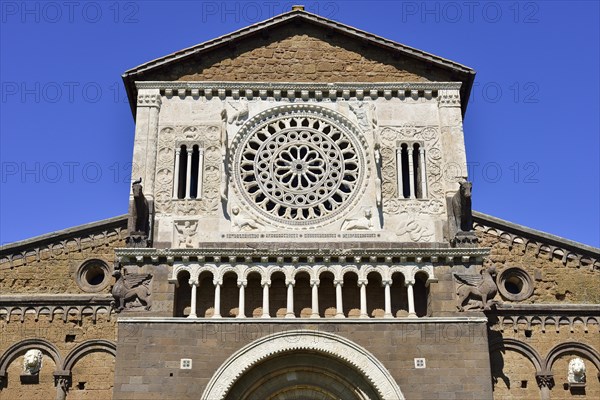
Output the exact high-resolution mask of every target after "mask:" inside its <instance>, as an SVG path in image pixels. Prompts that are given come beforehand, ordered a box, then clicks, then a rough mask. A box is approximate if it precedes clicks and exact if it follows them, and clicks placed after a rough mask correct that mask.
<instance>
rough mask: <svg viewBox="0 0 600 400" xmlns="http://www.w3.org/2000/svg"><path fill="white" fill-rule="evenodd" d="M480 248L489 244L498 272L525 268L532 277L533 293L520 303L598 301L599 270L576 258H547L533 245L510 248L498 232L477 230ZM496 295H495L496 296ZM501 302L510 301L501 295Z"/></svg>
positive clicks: (595, 302)
mask: <svg viewBox="0 0 600 400" xmlns="http://www.w3.org/2000/svg"><path fill="white" fill-rule="evenodd" d="M477 235H478V236H479V239H480V241H481V242H480V246H481V247H490V248H491V252H490V260H491V261H492V262H493V263H494V265H496V268H497V270H498V275H500V274H501V273H502V271H503V270H504V269H506V268H509V267H519V268H522V269H524V270H525V271H527V273H528V274H529V276H530V277H531V278H532V280H533V284H534V290H533V294H532V295H531V296H530V297H529V298H527V299H524V300H522V301H519V303H522V304H530V303H559V302H560V303H581V304H598V303H600V271H598V270H595V269H592V268H590V267H589V266H583V267H582V266H581V265H580V263H579V262H578V260H576V259H570V258H569V259H567V260H566V263H563V260H562V257H560V256H558V255H556V256H553V257H550V256H549V254H547V253H545V252H540V254H537V249H536V247H535V246H533V245H532V244H529V245H527V246H526V245H525V244H523V243H514V244H513V245H512V248H510V246H509V244H508V243H507V242H506V241H504V240H502V238H500V237H499V236H497V235H494V234H492V233H486V232H483V231H478V232H477ZM499 297H500V295H498V297H497V298H499ZM502 301H503V302H506V303H511V302H512V301H511V300H509V299H506V298H502Z"/></svg>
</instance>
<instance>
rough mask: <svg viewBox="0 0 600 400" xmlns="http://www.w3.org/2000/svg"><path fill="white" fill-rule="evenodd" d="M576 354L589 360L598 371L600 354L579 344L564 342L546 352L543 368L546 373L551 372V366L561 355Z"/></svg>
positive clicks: (585, 345)
mask: <svg viewBox="0 0 600 400" xmlns="http://www.w3.org/2000/svg"><path fill="white" fill-rule="evenodd" d="M565 354H576V355H578V356H582V357H585V358H587V359H588V360H590V361H591V362H592V363H593V364H594V365H595V366H596V368H597V369H598V371H600V353H598V351H597V350H595V349H594V348H593V347H591V346H588V345H587V344H584V343H579V342H565V343H561V344H558V345H556V346H554V347H553V348H552V350H550V351H549V352H548V355H547V356H546V362H545V365H544V368H545V370H546V371H552V365H553V364H554V362H555V361H556V360H557V359H558V358H559V357H560V356H562V355H565Z"/></svg>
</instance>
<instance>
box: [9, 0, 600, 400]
mask: <svg viewBox="0 0 600 400" xmlns="http://www.w3.org/2000/svg"><path fill="white" fill-rule="evenodd" d="M474 76H475V72H474V71H473V70H471V69H470V68H468V67H465V66H463V65H460V64H458V63H455V62H453V61H450V60H446V59H443V58H440V57H437V56H434V55H431V54H428V53H425V52H423V51H420V50H417V49H413V48H410V47H407V46H404V45H401V44H398V43H395V42H392V41H389V40H386V39H383V38H380V37H378V36H375V35H372V34H369V33H367V32H363V31H360V30H358V29H355V28H353V27H350V26H346V25H343V24H340V23H337V22H334V21H331V20H328V19H325V18H322V17H320V16H317V15H314V14H311V13H308V12H306V11H304V10H303V9H302V8H301V7H294V9H293V10H292V11H290V12H288V13H285V14H282V15H279V16H276V17H274V18H271V19H269V20H266V21H264V22H261V23H258V24H255V25H252V26H249V27H247V28H244V29H241V30H239V31H236V32H233V33H231V34H229V35H225V36H222V37H219V38H216V39H214V40H211V41H209V42H206V43H202V44H199V45H197V46H194V47H191V48H188V49H184V50H181V51H179V52H176V53H173V54H171V55H168V56H165V57H162V58H160V59H157V60H153V61H150V62H148V63H146V64H143V65H141V66H139V67H136V68H134V69H132V70H129V71H127V72H126V73H125V74H124V75H123V80H124V83H125V87H126V89H127V93H128V96H129V99H130V106H131V109H132V112H133V115H134V118H135V121H136V129H135V139H134V140H135V142H134V154H133V165H134V169H133V174H132V182H133V183H132V190H131V194H130V209H129V213H128V214H127V215H124V216H120V217H115V218H112V219H109V220H105V221H99V222H96V223H91V224H87V225H84V226H80V227H75V228H71V229H67V230H64V231H59V232H54V233H52V234H48V235H44V236H40V237H37V238H32V239H30V240H25V241H22V242H17V243H14V244H9V245H6V246H3V247H2V248H0V273H1V275H0V326H1V328H0V329H1V331H0V332H1V333H2V339H3V340H2V342H1V343H0V394H1V397H2V398H3V399H4V398H6V399H20V398H40V399H42V398H43V399H47V398H56V399H207V400H212V399H304V398H311V399H348V400H350V399H357V400H363V399H386V400H387V399H516V398H526V399H543V400H547V399H563V398H565V399H566V398H598V397H600V372H599V371H600V331H599V329H600V325H599V323H600V275H599V274H600V271H599V270H600V257H599V255H600V250H599V249H597V248H593V247H590V246H586V245H583V244H579V243H575V242H572V241H569V240H566V239H563V238H560V237H556V236H553V235H549V234H546V233H543V232H539V231H536V230H533V229H529V228H527V227H523V226H520V225H516V224H513V223H510V222H507V221H503V220H500V219H497V218H494V217H492V216H488V215H485V214H481V213H477V212H475V211H472V210H471V189H472V188H471V184H470V182H468V179H467V176H466V169H467V168H466V155H465V145H464V137H463V128H462V126H463V117H464V113H465V110H466V107H467V103H468V98H469V93H470V89H471V86H472V84H473V80H474Z"/></svg>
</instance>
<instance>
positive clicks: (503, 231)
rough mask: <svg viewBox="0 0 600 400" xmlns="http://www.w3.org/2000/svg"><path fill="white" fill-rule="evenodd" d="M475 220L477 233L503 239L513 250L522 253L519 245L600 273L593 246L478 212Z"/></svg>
mask: <svg viewBox="0 0 600 400" xmlns="http://www.w3.org/2000/svg"><path fill="white" fill-rule="evenodd" d="M473 217H474V223H473V228H474V229H475V231H478V232H482V233H485V234H488V235H493V236H496V237H498V238H500V240H502V241H503V242H505V243H507V244H508V249H509V250H510V251H519V252H520V251H521V250H516V249H515V245H518V247H521V246H522V247H524V249H525V252H526V253H529V252H533V254H534V256H535V257H546V258H547V259H549V260H552V259H560V261H561V262H562V264H563V265H567V263H568V262H569V260H572V261H575V262H576V264H577V265H578V266H579V267H587V268H589V269H590V270H592V271H594V270H600V253H598V251H597V250H598V249H595V248H593V247H591V246H586V245H582V244H580V243H575V242H571V241H568V240H566V239H562V238H558V237H555V236H553V235H549V234H546V233H543V232H539V231H534V230H533V229H529V228H525V227H521V226H519V225H516V224H512V223H509V222H506V221H502V220H500V219H497V218H494V217H490V216H487V215H485V214H481V213H478V212H474V213H473ZM525 230H527V231H529V232H527V231H525Z"/></svg>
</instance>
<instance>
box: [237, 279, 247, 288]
mask: <svg viewBox="0 0 600 400" xmlns="http://www.w3.org/2000/svg"><path fill="white" fill-rule="evenodd" d="M237 285H238V287H240V286H243V287H246V286H247V285H248V281H247V280H245V279H242V280H239V281H237Z"/></svg>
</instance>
